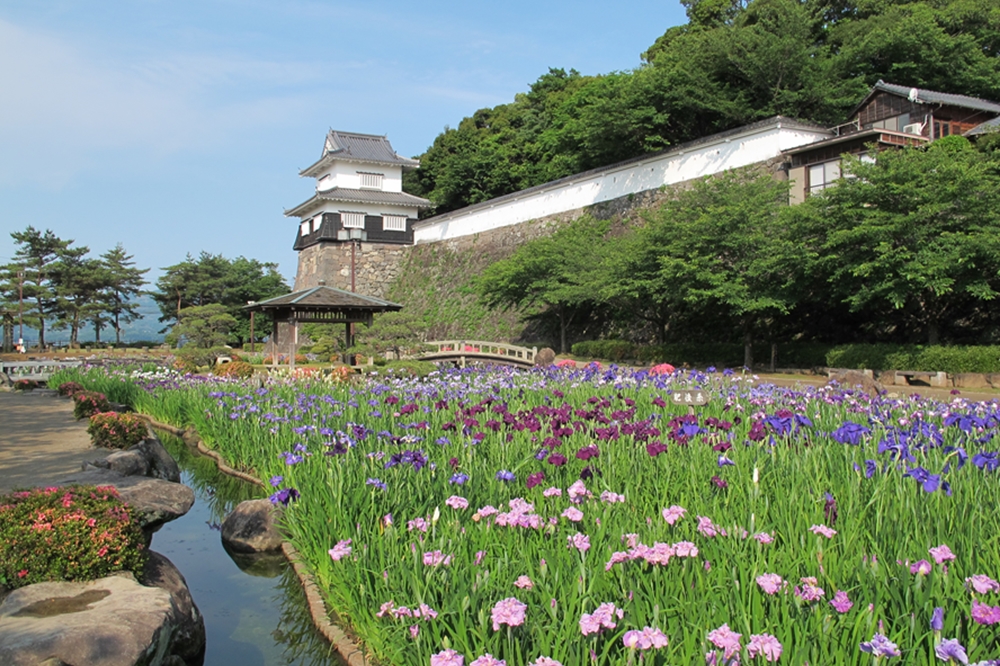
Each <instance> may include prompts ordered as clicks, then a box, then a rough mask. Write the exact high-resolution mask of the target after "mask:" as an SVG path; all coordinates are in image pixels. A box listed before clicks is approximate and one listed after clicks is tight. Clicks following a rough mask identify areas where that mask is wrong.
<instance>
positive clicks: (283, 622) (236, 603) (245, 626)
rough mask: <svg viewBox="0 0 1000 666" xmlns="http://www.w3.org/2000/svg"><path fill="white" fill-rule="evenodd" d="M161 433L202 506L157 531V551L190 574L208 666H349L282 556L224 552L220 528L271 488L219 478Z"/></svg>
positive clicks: (203, 460) (207, 465)
mask: <svg viewBox="0 0 1000 666" xmlns="http://www.w3.org/2000/svg"><path fill="white" fill-rule="evenodd" d="M158 435H159V437H160V440H161V441H162V442H163V445H164V446H165V447H166V449H167V450H168V451H169V452H170V454H171V455H172V456H173V457H174V459H175V460H177V464H178V465H179V466H180V468H181V482H182V483H185V484H187V485H188V486H190V487H191V488H193V489H194V491H195V495H196V496H197V501H196V502H195V505H194V507H192V509H191V511H189V512H188V513H187V515H185V516H183V517H182V518H179V519H178V520H175V521H173V522H171V523H167V524H166V525H164V526H163V527H162V528H161V529H160V530H159V531H158V532H157V533H156V535H155V536H154V538H153V546H152V547H153V549H154V550H156V551H157V552H159V553H162V554H163V555H165V556H166V557H168V558H169V559H170V560H171V561H172V562H173V563H174V564H175V565H176V566H177V568H178V569H180V571H181V572H182V573H183V574H184V577H185V579H186V580H187V583H188V587H189V588H190V589H191V596H192V597H194V601H195V603H196V604H197V605H198V608H199V610H200V611H201V613H202V615H204V616H205V630H206V633H207V641H206V646H205V660H204V664H205V666H328V665H338V666H339V665H340V664H343V663H344V662H343V661H342V660H341V659H340V658H339V656H338V655H336V654H335V653H332V652H331V648H330V645H329V644H328V643H327V642H326V640H325V639H323V637H322V636H321V635H320V634H319V633H318V632H317V631H316V629H315V627H313V624H312V619H311V618H310V616H309V612H308V607H307V605H306V601H305V596H304V594H303V593H302V587H301V585H300V584H299V581H298V578H296V576H295V573H294V571H293V570H292V567H291V566H290V565H289V564H288V563H287V562H286V561H285V559H284V558H283V557H280V556H247V555H241V554H235V555H234V556H231V555H230V554H229V553H227V552H226V550H225V549H224V548H223V545H222V537H221V535H220V533H219V524H220V523H221V522H222V520H223V519H224V518H225V516H226V515H228V513H229V512H230V511H232V509H233V507H235V506H236V505H237V504H238V503H239V502H242V501H244V500H247V499H257V498H260V497H262V496H265V492H264V489H263V488H259V487H257V486H254V485H252V484H250V483H247V482H245V481H241V480H239V479H235V478H233V477H229V476H226V475H224V474H220V473H219V472H218V470H217V469H216V467H215V463H214V462H213V461H212V460H211V459H209V458H206V457H204V456H200V455H198V454H197V453H196V452H192V451H191V450H190V449H189V448H188V447H187V446H186V445H185V444H184V442H182V441H181V440H180V439H179V438H178V437H175V436H173V435H170V434H169V433H164V432H160V433H158Z"/></svg>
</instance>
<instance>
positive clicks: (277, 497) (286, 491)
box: [269, 488, 299, 506]
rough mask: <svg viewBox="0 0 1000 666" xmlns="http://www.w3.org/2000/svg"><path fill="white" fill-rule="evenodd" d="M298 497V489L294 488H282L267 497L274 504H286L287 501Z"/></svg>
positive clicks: (292, 500)
mask: <svg viewBox="0 0 1000 666" xmlns="http://www.w3.org/2000/svg"><path fill="white" fill-rule="evenodd" d="M298 498H299V491H297V490H296V489H295V488H282V489H281V490H279V491H278V492H276V493H274V494H273V495H271V497H270V498H269V499H270V500H271V504H274V505H275V506H277V505H278V504H279V503H280V504H282V505H284V506H288V503H289V502H294V501H295V500H297V499H298Z"/></svg>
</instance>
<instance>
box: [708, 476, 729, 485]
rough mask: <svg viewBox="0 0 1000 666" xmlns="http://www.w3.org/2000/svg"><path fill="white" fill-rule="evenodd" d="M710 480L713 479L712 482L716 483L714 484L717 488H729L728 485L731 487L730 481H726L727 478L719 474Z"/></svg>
mask: <svg viewBox="0 0 1000 666" xmlns="http://www.w3.org/2000/svg"><path fill="white" fill-rule="evenodd" d="M710 481H711V482H712V483H713V484H714V485H715V486H716V487H717V488H728V487H729V484H728V483H726V481H725V479H723V478H722V477H720V476H719V475H715V476H713V477H712V478H711V479H710Z"/></svg>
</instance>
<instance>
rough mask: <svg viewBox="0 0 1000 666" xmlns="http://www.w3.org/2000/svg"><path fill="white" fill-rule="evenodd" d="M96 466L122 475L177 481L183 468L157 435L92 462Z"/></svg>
mask: <svg viewBox="0 0 1000 666" xmlns="http://www.w3.org/2000/svg"><path fill="white" fill-rule="evenodd" d="M90 464H91V465H93V466H94V467H100V468H101V469H110V470H113V471H115V472H118V473H119V474H121V475H122V476H148V477H152V478H154V479H163V480H164V481H173V482H175V483H177V482H179V481H180V480H181V470H180V468H179V467H178V466H177V461H175V460H174V459H173V457H171V455H170V454H169V453H167V450H166V449H165V448H163V444H161V443H160V440H158V439H156V438H155V437H147V438H146V439H144V440H142V441H141V442H139V443H138V444H136V445H134V446H131V447H129V448H128V449H126V450H125V451H115V452H114V453H112V454H110V455H108V456H106V457H104V458H102V459H100V460H95V461H93V462H92V463H90Z"/></svg>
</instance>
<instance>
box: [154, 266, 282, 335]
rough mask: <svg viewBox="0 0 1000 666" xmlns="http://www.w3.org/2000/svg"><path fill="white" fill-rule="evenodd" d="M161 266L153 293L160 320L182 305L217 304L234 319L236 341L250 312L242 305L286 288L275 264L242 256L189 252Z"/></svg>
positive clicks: (246, 327)
mask: <svg viewBox="0 0 1000 666" xmlns="http://www.w3.org/2000/svg"><path fill="white" fill-rule="evenodd" d="M163 270H164V274H163V275H162V276H160V278H159V279H158V280H157V281H156V287H157V290H158V291H156V292H153V293H152V296H153V299H154V300H155V301H156V303H157V305H158V306H159V307H160V312H161V314H162V316H161V317H160V321H164V322H169V321H171V320H177V319H178V317H179V316H180V313H181V312H182V311H183V310H184V308H188V307H193V306H203V305H209V304H220V305H223V306H224V307H225V308H226V311H227V312H228V313H229V315H230V316H232V317H233V318H234V319H235V320H236V323H235V324H234V325H233V327H232V329H231V334H232V335H233V337H234V341H237V342H242V341H243V340H245V339H247V338H248V337H249V331H250V315H249V313H247V312H246V311H245V310H244V309H243V307H244V306H245V305H246V304H247V302H248V301H262V300H266V299H268V298H273V297H275V296H280V295H282V294H287V293H288V292H289V288H288V285H287V284H286V283H285V281H284V278H282V277H281V274H280V273H278V267H277V264H273V263H264V262H260V261H257V260H256V259H247V258H245V257H237V258H236V259H232V260H230V259H226V258H225V257H223V256H222V255H213V254H209V253H207V252H202V253H201V255H200V256H199V257H198V258H197V259H194V258H193V257H192V256H191V255H188V256H187V258H186V259H185V260H184V261H182V262H180V263H178V264H175V265H173V266H168V267H167V268H165V269H163ZM255 333H256V332H255Z"/></svg>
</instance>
